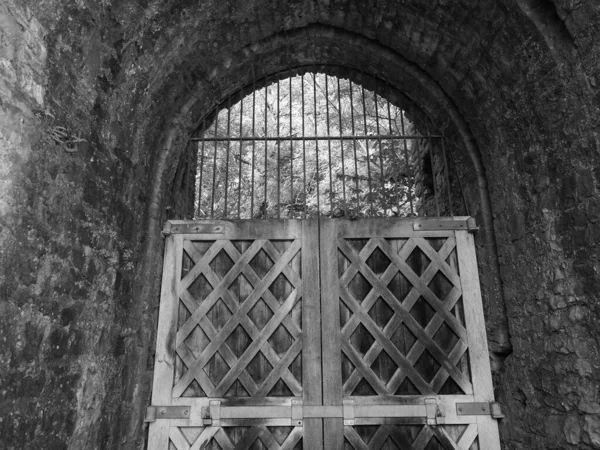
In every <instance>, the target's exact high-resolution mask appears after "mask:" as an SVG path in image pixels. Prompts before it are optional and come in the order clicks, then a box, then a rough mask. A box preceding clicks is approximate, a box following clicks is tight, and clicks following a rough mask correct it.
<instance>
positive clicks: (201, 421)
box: [148, 219, 499, 450]
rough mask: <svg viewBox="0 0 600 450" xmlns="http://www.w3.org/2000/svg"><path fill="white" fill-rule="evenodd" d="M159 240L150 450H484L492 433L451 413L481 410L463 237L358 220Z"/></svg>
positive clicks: (472, 277)
mask: <svg viewBox="0 0 600 450" xmlns="http://www.w3.org/2000/svg"><path fill="white" fill-rule="evenodd" d="M174 227H175V228H177V233H175V234H173V235H171V236H169V238H168V239H167V246H166V251H165V265H164V271H163V282H162V292H161V304H160V312H159V327H158V331H157V335H158V338H157V351H156V364H155V375H154V385H153V393H152V404H153V405H155V407H154V411H155V412H156V411H159V412H158V413H156V414H157V418H156V420H155V422H153V423H151V425H150V432H149V443H148V448H149V449H150V450H199V449H240V450H245V449H266V448H268V449H273V450H277V449H280V448H281V449H294V450H296V449H300V448H303V447H304V448H309V449H311V450H312V449H316V450H318V449H321V450H323V449H342V448H346V449H348V450H350V449H372V450H380V449H381V450H389V449H396V448H397V449H403V450H406V449H410V450H412V449H415V450H417V449H418V450H482V449H486V450H499V438H498V430H497V425H496V423H495V422H494V421H493V419H492V418H490V417H489V416H488V417H485V416H473V415H471V416H464V415H462V414H459V413H458V412H457V411H458V409H457V404H458V403H465V402H466V403H467V404H468V403H471V402H479V403H481V402H483V403H485V402H491V401H493V390H492V384H491V377H490V369H489V361H488V356H487V351H486V345H487V344H486V336H485V326H484V322H483V308H482V304H481V296H480V293H479V286H478V277H477V266H476V262H475V254H474V243H473V237H472V236H471V235H470V234H469V233H468V232H467V231H466V230H461V231H456V230H454V229H452V228H450V229H448V230H445V231H444V230H436V231H425V232H422V231H415V229H414V228H413V224H412V222H410V221H402V220H400V221H397V220H379V221H378V220H371V219H369V220H356V221H349V220H321V221H311V220H307V221H269V222H265V221H262V222H259V221H240V222H201V223H189V224H187V223H176V224H175V225H174ZM203 231H204V232H205V234H200V232H203ZM192 233H197V234H192ZM216 405H219V406H218V407H217V406H216ZM350 405H352V406H350ZM396 405H397V406H400V405H404V406H406V408H396ZM419 405H420V406H419ZM432 405H433V406H434V407H435V410H431V406H432ZM390 406H391V407H392V409H390ZM162 407H164V411H166V412H164V413H160V411H161V408H162ZM178 408H179V409H178ZM181 408H184V409H185V413H183V412H182V411H183V410H182V409H181ZM244 408H245V409H244ZM354 408H356V409H354ZM177 411H179V412H177ZM234 411H235V414H234ZM305 413H306V414H305ZM355 413H356V417H354V414H355ZM425 413H426V415H425ZM160 414H163V416H164V417H160ZM177 414H179V415H177ZM181 414H183V415H181ZM237 414H241V415H237ZM245 414H246V415H245ZM320 414H323V415H320ZM430 414H433V415H430ZM347 415H348V417H353V418H351V419H347Z"/></svg>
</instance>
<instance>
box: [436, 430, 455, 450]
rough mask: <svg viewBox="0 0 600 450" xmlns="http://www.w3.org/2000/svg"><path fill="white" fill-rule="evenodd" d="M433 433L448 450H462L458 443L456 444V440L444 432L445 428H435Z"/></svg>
mask: <svg viewBox="0 0 600 450" xmlns="http://www.w3.org/2000/svg"><path fill="white" fill-rule="evenodd" d="M432 431H433V434H434V436H435V437H436V438H437V439H438V441H440V443H441V444H442V445H443V446H444V448H446V449H448V450H461V449H460V447H459V446H458V445H457V443H456V442H454V439H452V438H451V437H450V435H449V434H448V432H447V431H446V430H444V428H443V427H434V428H433V430H432Z"/></svg>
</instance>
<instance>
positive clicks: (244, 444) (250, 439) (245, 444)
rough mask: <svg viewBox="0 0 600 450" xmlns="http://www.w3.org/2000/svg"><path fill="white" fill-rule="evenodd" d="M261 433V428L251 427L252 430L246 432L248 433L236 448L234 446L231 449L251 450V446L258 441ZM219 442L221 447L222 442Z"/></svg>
mask: <svg viewBox="0 0 600 450" xmlns="http://www.w3.org/2000/svg"><path fill="white" fill-rule="evenodd" d="M260 431H261V430H260V428H259V427H250V429H249V430H248V431H246V433H245V434H244V436H243V437H242V438H241V439H240V440H239V442H238V443H237V444H236V446H235V447H233V445H232V446H231V448H232V449H234V450H247V449H249V448H250V446H251V445H252V444H253V443H254V441H255V440H256V438H257V437H258V436H259V435H260ZM217 442H218V443H219V445H220V444H221V442H219V441H217ZM221 447H222V446H221ZM223 450H225V448H223Z"/></svg>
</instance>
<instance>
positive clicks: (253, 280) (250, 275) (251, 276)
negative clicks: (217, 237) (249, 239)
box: [225, 241, 302, 338]
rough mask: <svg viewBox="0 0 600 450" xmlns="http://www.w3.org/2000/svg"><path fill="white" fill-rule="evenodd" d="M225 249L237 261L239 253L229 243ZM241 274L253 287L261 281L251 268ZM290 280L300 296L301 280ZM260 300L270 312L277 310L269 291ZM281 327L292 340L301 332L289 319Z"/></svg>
mask: <svg viewBox="0 0 600 450" xmlns="http://www.w3.org/2000/svg"><path fill="white" fill-rule="evenodd" d="M267 244H270V242H269V241H267V242H266V243H265V246H267ZM272 245H273V244H271V246H272ZM225 248H226V251H227V253H228V254H229V256H230V257H231V259H233V260H234V261H237V260H238V259H239V258H240V257H241V255H240V253H239V252H238V251H237V249H236V248H235V247H234V246H233V245H232V244H231V243H229V245H227V244H226V245H225ZM278 254H279V253H278ZM269 256H275V255H274V254H273V253H272V252H271V254H270V255H269ZM294 256H295V255H294ZM273 261H277V259H274V260H273ZM286 268H289V269H290V270H291V272H293V273H296V272H295V271H294V270H292V269H291V268H290V267H289V265H286V266H285V268H284V271H283V272H284V273H285V269H286ZM242 273H243V274H244V276H245V277H246V278H247V279H248V281H249V282H250V284H252V285H253V286H256V285H257V284H258V283H260V281H261V279H260V277H259V276H258V275H257V274H256V272H254V270H252V268H251V267H250V266H246V267H245V268H244V270H243V271H242ZM292 278H293V279H294V281H293V282H292V281H291V280H290V283H291V284H292V286H293V287H295V288H296V289H298V293H299V295H301V294H302V291H301V290H302V280H301V279H300V278H297V277H292ZM288 279H289V278H288ZM262 298H263V300H264V301H265V302H266V303H267V305H268V306H269V308H271V310H276V309H277V308H279V302H278V301H277V299H276V298H275V296H274V295H273V294H272V293H271V291H269V290H268V289H267V290H266V291H265V292H264V293H263V296H262ZM283 325H284V326H285V327H286V328H287V330H288V331H289V333H290V334H291V335H292V337H294V338H295V337H297V336H298V335H300V333H301V332H302V331H301V330H300V329H299V328H298V326H297V325H296V324H295V323H294V322H293V321H292V320H291V319H290V318H289V317H286V318H285V320H284V322H283Z"/></svg>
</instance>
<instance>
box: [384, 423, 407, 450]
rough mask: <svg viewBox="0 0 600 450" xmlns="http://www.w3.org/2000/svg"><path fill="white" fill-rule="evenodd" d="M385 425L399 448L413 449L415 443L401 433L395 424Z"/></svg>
mask: <svg viewBox="0 0 600 450" xmlns="http://www.w3.org/2000/svg"><path fill="white" fill-rule="evenodd" d="M384 427H385V430H386V431H387V432H388V433H389V435H390V437H391V438H392V440H393V441H394V442H395V443H396V445H397V446H398V447H399V448H401V449H402V450H404V449H406V450H412V449H413V448H414V447H413V444H412V443H411V442H410V441H408V440H407V439H406V438H405V437H404V436H402V434H400V431H399V430H398V428H396V427H394V426H393V425H384Z"/></svg>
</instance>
